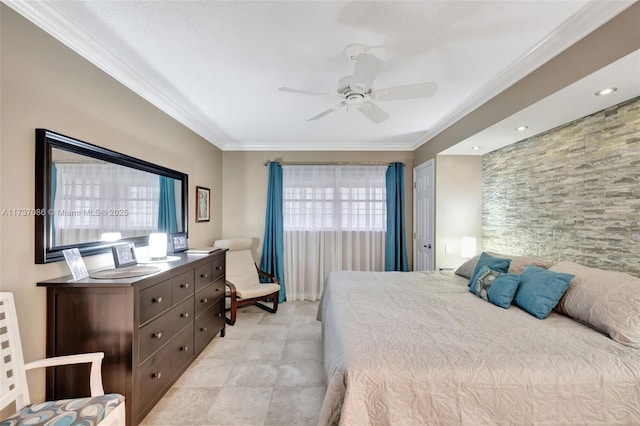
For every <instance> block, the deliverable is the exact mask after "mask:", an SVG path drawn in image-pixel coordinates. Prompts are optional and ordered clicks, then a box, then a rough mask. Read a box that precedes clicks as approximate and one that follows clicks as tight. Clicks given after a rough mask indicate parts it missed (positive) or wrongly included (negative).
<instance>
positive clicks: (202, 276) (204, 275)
mask: <svg viewBox="0 0 640 426" xmlns="http://www.w3.org/2000/svg"><path fill="white" fill-rule="evenodd" d="M200 278H209V274H200Z"/></svg>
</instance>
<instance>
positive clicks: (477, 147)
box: [471, 146, 482, 151]
mask: <svg viewBox="0 0 640 426" xmlns="http://www.w3.org/2000/svg"><path fill="white" fill-rule="evenodd" d="M480 148H482V147H481V146H472V147H471V149H472V150H474V151H478V150H479V149H480Z"/></svg>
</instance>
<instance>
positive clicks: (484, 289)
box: [469, 266, 520, 309]
mask: <svg viewBox="0 0 640 426" xmlns="http://www.w3.org/2000/svg"><path fill="white" fill-rule="evenodd" d="M519 284H520V275H515V274H505V273H503V272H498V271H493V270H491V269H489V267H488V266H483V267H482V269H480V271H479V273H478V278H477V279H476V281H475V282H474V283H472V284H471V287H469V291H470V292H471V293H473V294H475V295H476V296H478V297H480V298H482V299H484V300H486V301H488V302H491V303H493V304H494V305H496V306H500V307H501V308H504V309H507V308H508V307H509V306H510V305H511V301H512V300H513V296H514V295H515V294H516V290H517V289H518V285H519Z"/></svg>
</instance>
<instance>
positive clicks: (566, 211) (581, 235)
mask: <svg viewBox="0 0 640 426" xmlns="http://www.w3.org/2000/svg"><path fill="white" fill-rule="evenodd" d="M482 192H483V194H482V195H483V209H482V210H483V211H482V232H483V243H484V249H485V250H490V251H495V252H498V253H505V254H514V255H532V256H537V257H541V258H545V259H549V260H553V261H560V260H570V261H574V262H577V263H581V264H583V265H587V266H592V267H598V268H603V269H609V270H616V271H624V272H628V273H630V274H633V275H635V276H640V98H635V99H632V100H630V101H627V102H624V103H622V104H619V105H616V106H614V107H611V108H608V109H605V110H602V111H600V112H597V113H595V114H593V115H590V116H587V117H584V118H581V119H579V120H576V121H573V122H571V123H568V124H566V125H563V126H561V127H558V128H555V129H553V130H550V131H548V132H546V133H543V134H540V135H537V136H534V137H532V138H529V139H526V140H523V141H520V142H518V143H516V144H513V145H510V146H507V147H505V148H502V149H500V150H497V151H494V152H492V153H489V154H486V155H485V156H484V158H483V190H482Z"/></svg>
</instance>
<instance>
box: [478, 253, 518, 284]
mask: <svg viewBox="0 0 640 426" xmlns="http://www.w3.org/2000/svg"><path fill="white" fill-rule="evenodd" d="M509 265H511V259H500V258H498V257H493V256H491V255H490V254H487V253H486V252H484V251H483V252H482V254H481V255H480V258H479V259H478V263H476V267H475V268H473V273H472V274H471V279H470V280H469V284H467V285H468V286H469V287H471V284H473V283H474V282H476V278H477V276H478V273H479V272H480V270H481V269H482V267H483V266H487V267H489V269H493V270H494V271H498V272H504V273H505V274H506V273H507V271H508V270H509Z"/></svg>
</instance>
